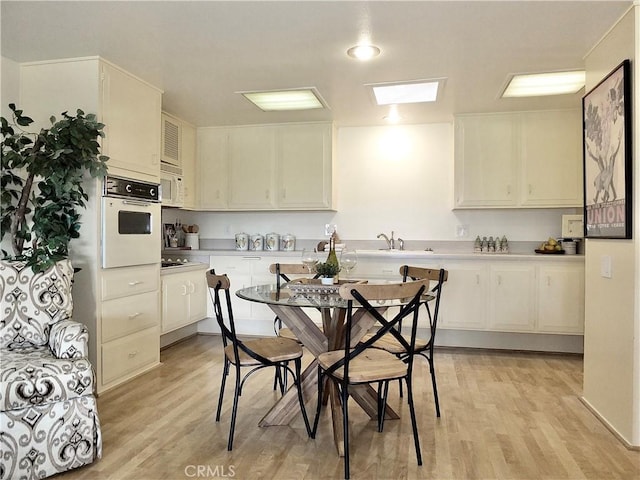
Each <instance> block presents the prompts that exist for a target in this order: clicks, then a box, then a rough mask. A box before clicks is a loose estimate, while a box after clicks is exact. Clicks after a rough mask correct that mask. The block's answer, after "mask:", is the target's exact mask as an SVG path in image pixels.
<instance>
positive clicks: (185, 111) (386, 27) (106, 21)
mask: <svg viewBox="0 0 640 480" xmlns="http://www.w3.org/2000/svg"><path fill="white" fill-rule="evenodd" d="M632 3H633V2H632V0H624V1H617V0H606V1H590V0H579V1H578V0H574V1H560V0H554V1H493V2H489V1H452V0H449V1H414V2H404V1H373V2H363V1H356V2H348V1H328V2H315V1H284V2H283V1H278V2H276V1H274V2H272V1H254V2H249V1H227V2H223V1H194V2H190V1H173V2H170V1H143V2H130V1H116V2H95V1H83V2H77V1H71V2H58V1H44V2H31V1H6V0H3V1H2V2H1V14H2V17H1V20H2V30H1V34H2V55H3V56H4V57H7V58H10V59H12V60H15V61H18V62H27V61H37V60H47V59H55V58H67V57H81V56H93V55H100V56H102V57H104V58H105V59H107V60H109V61H111V62H113V63H115V64H117V65H119V66H121V67H122V68H124V69H125V70H128V71H130V72H131V73H134V74H136V75H138V76H139V77H141V78H144V79H145V80H147V81H148V82H150V83H152V84H154V85H156V86H158V87H159V88H161V89H162V90H164V97H163V108H164V109H166V110H167V111H169V112H171V113H174V114H175V115H177V116H179V117H181V118H183V119H184V120H187V121H189V122H191V123H193V124H195V125H196V126H214V125H240V124H257V123H272V122H300V121H320V120H333V121H334V122H335V123H336V124H337V125H380V124H383V123H384V121H383V120H382V117H383V116H384V115H385V114H386V113H387V111H388V108H385V107H378V106H375V105H374V103H373V101H372V97H371V95H370V92H369V91H368V89H367V88H366V87H365V84H369V83H380V82H393V81H406V80H416V79H429V78H439V77H446V78H447V80H446V84H445V88H444V91H443V94H442V96H441V99H440V100H439V101H438V102H437V103H436V104H420V105H405V106H400V108H399V112H400V114H401V115H402V116H403V117H404V122H405V123H431V122H441V121H450V120H451V118H452V115H453V114H456V113H469V112H496V111H508V110H531V109H533V110H536V109H551V108H569V107H579V105H580V98H581V96H582V95H583V93H584V92H579V93H578V94H576V95H563V96H555V97H546V98H534V99H501V98H500V93H501V91H502V89H503V88H504V86H505V83H506V81H507V78H508V76H509V74H512V73H528V72H539V71H556V70H567V69H579V68H582V67H583V58H584V56H585V54H586V53H587V52H588V51H589V50H590V49H591V48H592V47H593V46H594V45H595V44H596V43H597V41H598V40H599V39H600V38H601V37H602V36H603V35H604V33H606V31H607V30H608V29H609V28H610V27H611V26H612V25H613V24H614V23H615V22H616V20H618V19H619V18H620V17H621V15H622V14H623V13H624V12H625V11H626V10H627V8H629V7H630V6H631V4H632ZM363 35H364V36H369V37H370V39H371V40H372V42H373V43H375V44H376V45H378V46H379V47H380V48H381V49H382V54H381V55H380V56H379V57H377V58H376V59H374V60H373V61H371V62H369V63H361V62H357V61H356V60H353V59H351V58H349V57H347V56H346V53H345V52H346V50H347V48H349V47H351V46H353V45H355V44H356V43H357V42H358V41H359V39H360V38H361V37H362V36H363ZM309 86H313V87H316V88H317V89H318V90H319V92H320V94H321V95H322V97H323V98H324V100H325V101H326V103H327V105H328V106H329V108H328V109H327V110H323V111H303V112H293V113H291V112H289V113H274V112H262V111H260V110H258V109H257V107H255V106H253V105H252V104H250V103H249V102H248V101H247V100H246V99H244V98H243V97H242V96H241V95H239V94H237V93H235V92H238V91H244V90H265V89H284V88H294V87H309Z"/></svg>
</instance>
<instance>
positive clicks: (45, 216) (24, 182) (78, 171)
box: [0, 103, 108, 272]
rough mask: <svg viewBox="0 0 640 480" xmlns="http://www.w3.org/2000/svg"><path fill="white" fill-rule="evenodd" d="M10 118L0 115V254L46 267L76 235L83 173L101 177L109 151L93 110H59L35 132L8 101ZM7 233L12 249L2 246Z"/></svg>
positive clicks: (82, 199)
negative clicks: (103, 151) (58, 114)
mask: <svg viewBox="0 0 640 480" xmlns="http://www.w3.org/2000/svg"><path fill="white" fill-rule="evenodd" d="M9 108H10V109H11V111H12V112H13V119H12V121H11V122H10V121H9V120H7V119H5V118H4V117H1V122H2V125H1V131H2V155H1V164H2V173H1V176H0V181H1V183H2V197H1V206H2V212H1V215H0V240H3V248H2V257H3V258H4V259H5V260H21V261H24V262H26V264H27V265H29V266H31V267H32V268H33V270H34V271H36V272H38V271H44V270H46V269H47V268H49V267H50V266H52V265H53V264H54V263H55V262H57V261H59V260H62V259H65V258H67V257H68V256H69V242H70V241H71V240H72V239H73V238H78V237H79V236H80V233H79V231H80V225H81V223H80V213H79V212H78V210H79V209H80V208H84V207H85V201H86V200H88V196H87V194H86V193H85V191H84V190H83V188H82V183H83V180H84V179H85V175H86V174H89V175H90V176H91V177H93V178H96V177H101V176H104V175H105V174H106V172H107V165H106V161H107V159H108V157H106V156H104V155H100V144H99V142H98V140H99V139H100V137H104V133H103V128H104V125H103V124H101V123H99V122H98V121H97V120H96V116H95V115H93V114H87V115H85V114H84V112H83V111H82V110H77V112H76V115H75V116H72V115H69V114H68V113H67V112H63V113H62V119H60V120H56V118H55V117H53V116H52V117H51V118H50V121H51V127H49V128H43V129H41V130H40V132H38V133H32V132H28V131H26V130H24V128H26V127H28V126H29V125H31V123H33V120H32V119H31V118H29V117H27V116H25V115H24V114H23V112H22V110H18V109H17V108H16V106H15V104H13V103H12V104H9ZM5 236H8V237H9V241H10V248H11V250H12V253H9V252H8V251H7V250H5V248H4V247H5V245H6V243H7V242H5V241H4V240H5Z"/></svg>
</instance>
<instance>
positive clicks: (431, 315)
mask: <svg viewBox="0 0 640 480" xmlns="http://www.w3.org/2000/svg"><path fill="white" fill-rule="evenodd" d="M400 275H402V281H403V282H406V281H415V280H429V281H430V282H435V285H434V286H433V287H432V288H431V289H430V291H431V293H432V294H433V296H432V297H431V298H430V299H428V300H427V301H423V302H422V303H423V304H424V306H425V309H426V311H427V318H428V319H429V338H428V339H423V338H417V339H416V346H415V351H414V354H415V355H420V356H422V357H423V358H425V359H426V360H427V362H428V364H429V373H430V374H431V385H432V386H433V398H434V401H435V405H436V416H438V417H440V401H439V398H438V384H437V382H436V371H435V368H434V364H433V347H434V344H435V338H436V329H437V326H438V313H439V312H440V299H441V295H442V287H443V285H444V282H446V281H447V279H448V278H449V272H448V271H447V270H445V269H443V268H441V269H433V268H423V267H414V266H409V265H402V266H401V267H400ZM398 330H402V323H400V326H399V328H398ZM371 337H372V334H371V333H367V334H366V335H365V336H364V337H363V338H362V341H367V340H369V339H370V338H371ZM405 338H406V336H405ZM373 347H374V348H380V349H382V350H385V351H387V352H390V353H393V354H394V355H396V356H398V357H399V358H401V359H406V358H407V356H408V352H407V351H406V350H405V348H404V346H403V345H402V344H401V343H400V342H398V341H397V340H396V339H395V338H394V337H393V336H391V335H384V336H382V337H381V338H380V339H378V340H377V341H376V342H375V343H374V344H373ZM399 389H400V396H401V397H402V396H403V393H402V382H401V381H400V382H399Z"/></svg>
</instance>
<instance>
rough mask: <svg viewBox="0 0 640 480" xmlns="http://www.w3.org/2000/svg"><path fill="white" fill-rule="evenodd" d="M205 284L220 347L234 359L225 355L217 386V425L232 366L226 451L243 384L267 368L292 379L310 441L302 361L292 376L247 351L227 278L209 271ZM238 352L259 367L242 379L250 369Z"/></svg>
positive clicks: (277, 364) (230, 445) (283, 365)
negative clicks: (222, 296) (222, 297)
mask: <svg viewBox="0 0 640 480" xmlns="http://www.w3.org/2000/svg"><path fill="white" fill-rule="evenodd" d="M207 283H208V285H209V294H210V295H211V298H212V300H213V306H214V311H215V316H216V320H217V322H218V326H219V327H220V329H221V332H222V343H223V349H226V348H227V346H228V345H229V343H230V344H231V345H232V347H233V356H234V362H231V361H230V360H229V359H228V358H227V355H225V356H224V368H223V371H222V380H221V382H220V394H219V397H218V406H217V409H216V422H219V421H220V412H221V410H222V401H223V399H224V390H225V386H226V378H227V375H229V371H230V367H231V364H232V363H233V365H234V366H235V374H236V375H235V390H234V397H233V407H232V413H231V424H230V427H229V441H228V443H227V450H229V451H231V449H232V448H233V437H234V432H235V425H236V416H237V413H238V401H239V397H240V396H241V395H242V388H243V386H244V383H245V382H246V380H247V379H248V378H249V377H250V376H251V375H253V374H254V373H255V372H257V371H259V370H261V369H263V368H267V367H275V368H276V370H277V371H278V370H279V369H282V368H284V369H286V371H288V372H289V373H291V375H292V376H293V381H294V384H295V387H296V389H297V391H298V402H299V403H300V409H301V411H302V417H303V419H304V423H305V427H306V429H307V434H308V435H309V437H311V427H310V424H309V418H308V416H307V412H306V409H305V406H304V400H303V397H302V389H301V385H300V375H301V365H302V361H301V358H300V357H298V358H296V359H295V360H294V364H295V372H294V370H292V369H291V368H290V367H289V365H288V363H289V362H288V361H272V360H270V359H268V358H265V357H263V356H262V355H260V354H258V353H256V352H254V351H253V350H251V349H250V348H248V347H247V346H246V345H245V344H244V342H242V341H241V340H240V339H238V337H237V335H236V329H235V322H234V319H233V309H232V307H231V295H230V293H229V287H230V282H229V279H228V277H227V276H226V275H216V273H215V270H214V269H211V270H209V271H208V272H207ZM220 290H224V293H225V303H226V308H227V319H228V322H229V327H227V325H226V324H225V321H224V315H223V311H222V302H221V300H220ZM240 351H242V352H244V353H245V354H247V355H248V356H249V357H251V358H253V359H254V360H256V361H257V362H260V365H257V366H254V367H252V368H251V370H250V371H249V372H247V373H246V374H244V375H242V373H241V369H242V368H249V366H244V367H243V366H242V365H241V364H240Z"/></svg>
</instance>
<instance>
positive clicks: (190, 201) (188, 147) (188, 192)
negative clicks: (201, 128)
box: [180, 122, 196, 208]
mask: <svg viewBox="0 0 640 480" xmlns="http://www.w3.org/2000/svg"><path fill="white" fill-rule="evenodd" d="M181 132H182V133H181V147H182V148H181V154H180V159H181V163H182V181H183V185H184V208H195V207H196V129H195V127H194V126H192V125H189V124H188V123H184V122H183V123H182V128H181Z"/></svg>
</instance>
